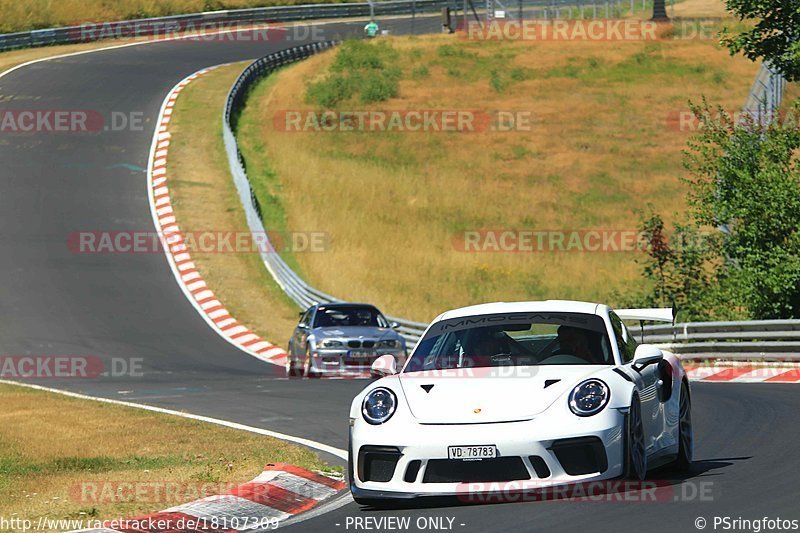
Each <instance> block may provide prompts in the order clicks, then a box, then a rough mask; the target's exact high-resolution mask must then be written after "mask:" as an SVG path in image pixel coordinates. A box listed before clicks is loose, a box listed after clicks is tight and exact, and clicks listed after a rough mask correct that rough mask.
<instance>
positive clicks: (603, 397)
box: [569, 379, 611, 416]
mask: <svg viewBox="0 0 800 533" xmlns="http://www.w3.org/2000/svg"><path fill="white" fill-rule="evenodd" d="M610 398H611V391H610V390H609V388H608V385H606V384H605V383H603V382H602V381H600V380H599V379H587V380H586V381H584V382H582V383H580V384H578V386H577V387H575V388H574V389H572V392H570V393H569V408H570V410H571V411H572V412H573V413H575V414H576V415H578V416H592V415H596V414H597V413H599V412H600V411H602V410H603V408H604V407H605V406H606V405H608V400H609V399H610Z"/></svg>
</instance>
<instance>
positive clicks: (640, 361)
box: [633, 344, 664, 370]
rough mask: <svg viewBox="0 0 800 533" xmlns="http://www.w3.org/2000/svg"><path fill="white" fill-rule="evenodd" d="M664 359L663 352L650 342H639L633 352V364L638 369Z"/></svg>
mask: <svg viewBox="0 0 800 533" xmlns="http://www.w3.org/2000/svg"><path fill="white" fill-rule="evenodd" d="M663 359H664V352H662V351H661V350H660V349H659V348H657V347H656V346H653V345H652V344H640V345H639V346H638V347H637V348H636V352H635V353H634V354H633V364H634V365H635V366H636V368H637V369H638V370H641V369H642V368H644V367H646V366H649V365H652V364H655V363H660V362H661V361H662V360H663Z"/></svg>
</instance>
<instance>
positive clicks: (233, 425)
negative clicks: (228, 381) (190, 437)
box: [0, 379, 347, 461]
mask: <svg viewBox="0 0 800 533" xmlns="http://www.w3.org/2000/svg"><path fill="white" fill-rule="evenodd" d="M0 384H3V385H14V386H18V387H26V388H29V389H35V390H40V391H44V392H52V393H54V394H61V395H62V396H69V397H70V398H77V399H79V400H92V401H95V402H101V403H107V404H111V405H120V406H123V407H131V408H134V409H141V410H144V411H151V412H154V413H161V414H165V415H172V416H178V417H181V418H186V419H189V420H197V421H199V422H206V423H209V424H215V425H217V426H222V427H227V428H230V429H238V430H240V431H247V432H249V433H255V434H257V435H263V436H265V437H273V438H276V439H280V440H284V441H288V442H293V443H295V444H300V445H301V446H305V447H307V448H312V449H314V450H318V451H321V452H325V453H329V454H331V455H333V456H335V457H338V458H339V459H344V460H345V461H346V460H347V451H346V450H342V449H340V448H335V447H333V446H329V445H328V444H323V443H321V442H317V441H314V440H311V439H306V438H303V437H296V436H294V435H287V434H286V433H279V432H277V431H271V430H269V429H262V428H257V427H254V426H248V425H246V424H240V423H239V422H230V421H228V420H222V419H219V418H212V417H209V416H203V415H195V414H192V413H184V412H182V411H175V410H172V409H166V408H163V407H155V406H153V405H147V404H142V403H134V402H126V401H122V400H112V399H111V398H102V397H99V396H89V395H87V394H81V393H77V392H71V391H66V390H61V389H53V388H50V387H44V386H42V385H34V384H32V383H20V382H18V381H10V380H6V379H0Z"/></svg>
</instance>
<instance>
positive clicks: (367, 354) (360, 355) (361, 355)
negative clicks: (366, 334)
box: [347, 350, 378, 360]
mask: <svg viewBox="0 0 800 533" xmlns="http://www.w3.org/2000/svg"><path fill="white" fill-rule="evenodd" d="M377 356H378V352H376V351H374V350H373V351H366V350H350V351H349V352H347V357H349V358H351V359H359V360H362V359H363V360H366V359H374V358H375V357H377Z"/></svg>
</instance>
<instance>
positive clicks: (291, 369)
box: [286, 357, 303, 379]
mask: <svg viewBox="0 0 800 533" xmlns="http://www.w3.org/2000/svg"><path fill="white" fill-rule="evenodd" d="M286 376H287V377H288V378H290V379H293V378H301V377H303V369H302V368H297V367H296V366H295V365H294V361H292V358H291V357H289V359H288V360H287V361H286Z"/></svg>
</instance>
